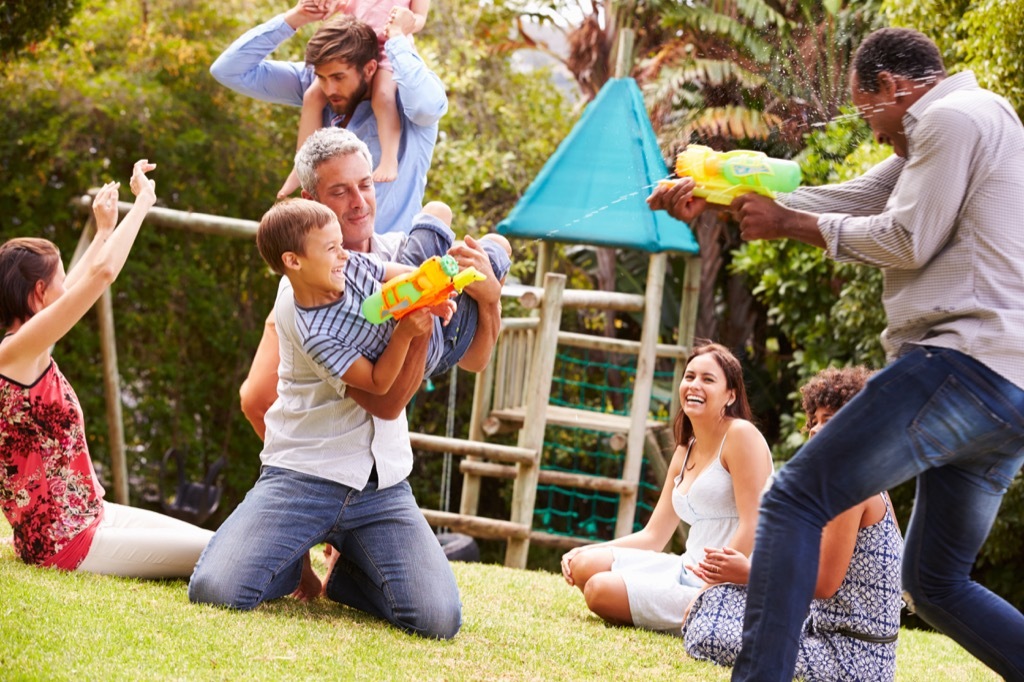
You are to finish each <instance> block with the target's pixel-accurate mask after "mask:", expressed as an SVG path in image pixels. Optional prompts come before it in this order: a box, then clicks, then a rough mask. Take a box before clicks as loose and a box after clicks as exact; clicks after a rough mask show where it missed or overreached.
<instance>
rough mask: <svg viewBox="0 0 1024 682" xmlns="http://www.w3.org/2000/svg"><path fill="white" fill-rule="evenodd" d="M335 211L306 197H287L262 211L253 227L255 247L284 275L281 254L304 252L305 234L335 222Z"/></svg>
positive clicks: (301, 253)
mask: <svg viewBox="0 0 1024 682" xmlns="http://www.w3.org/2000/svg"><path fill="white" fill-rule="evenodd" d="M337 220H338V217H337V216H336V215H334V211H332V210H331V209H329V208H327V207H326V206H324V205H323V204H318V203H317V202H315V201H310V200H309V199H288V200H286V201H282V202H279V203H276V204H274V205H273V206H271V207H270V210H269V211H267V212H266V213H264V214H263V218H261V219H260V226H259V228H258V229H257V230H256V248H257V249H259V252H260V255H261V256H263V260H265V261H266V262H267V265H269V266H270V269H271V270H273V271H274V272H276V273H277V274H279V275H283V274H285V269H284V261H283V256H284V254H285V253H287V252H289V251H291V252H292V253H296V254H298V255H300V256H301V255H304V254H305V247H306V235H308V234H309V233H310V232H312V231H313V230H319V229H320V228H322V227H324V226H326V225H329V224H330V223H332V222H337Z"/></svg>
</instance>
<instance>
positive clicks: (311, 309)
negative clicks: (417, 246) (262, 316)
mask: <svg viewBox="0 0 1024 682" xmlns="http://www.w3.org/2000/svg"><path fill="white" fill-rule="evenodd" d="M256 246H257V248H258V249H259V252H260V255H261V256H262V257H263V260H265V261H266V262H267V264H268V265H269V266H270V267H271V269H272V270H274V272H276V273H278V274H280V275H284V276H285V277H286V278H287V281H288V283H289V284H290V285H291V288H292V291H293V296H294V298H295V312H296V322H297V324H298V329H299V332H300V335H301V338H302V342H303V350H304V351H305V352H307V353H308V354H309V356H310V357H311V358H312V359H313V360H314V361H315V362H316V363H317V365H319V366H320V367H321V368H323V369H324V370H326V372H327V373H328V374H329V377H325V378H331V379H334V380H339V379H340V380H341V381H342V382H344V383H345V384H346V385H348V386H355V387H357V388H360V389H363V390H365V391H367V392H370V393H373V394H376V395H383V394H384V393H386V392H387V391H388V389H390V388H391V385H392V384H393V383H394V380H395V377H396V376H397V375H398V370H399V368H400V367H401V366H402V363H403V362H404V361H405V356H406V353H407V352H408V350H409V343H410V342H411V341H412V339H413V338H414V337H416V336H421V335H423V334H433V335H434V337H435V338H432V339H431V344H430V345H431V347H432V350H431V352H429V353H428V362H427V367H428V368H430V367H433V366H436V364H437V361H438V360H439V356H440V350H441V349H440V342H439V339H440V334H441V320H436V321H435V320H434V319H433V314H437V315H440V316H442V317H443V318H444V319H445V321H447V320H449V319H450V318H451V316H452V314H453V313H454V311H455V306H454V303H452V302H451V301H446V302H445V303H444V304H441V305H439V306H435V308H433V309H430V310H418V311H415V312H413V313H410V314H409V315H407V316H405V317H403V318H402V320H401V321H399V322H398V323H397V324H394V323H385V324H380V325H374V324H371V323H370V322H368V321H367V320H366V319H365V318H364V317H363V314H362V307H361V306H362V303H363V300H365V299H366V297H367V296H369V295H370V294H372V293H374V292H375V291H377V290H378V289H379V288H380V282H382V281H386V280H388V279H390V278H392V277H396V276H398V275H400V274H403V273H405V272H408V271H410V270H411V269H412V268H411V267H410V266H407V265H402V264H399V263H382V262H381V261H380V260H378V259H377V258H376V257H375V256H371V255H368V254H362V253H350V252H349V251H346V250H345V248H344V247H343V246H342V236H341V226H340V225H339V224H338V219H337V216H336V215H335V214H334V212H333V211H331V209H329V208H327V207H326V206H324V205H323V204H319V203H317V202H315V201H309V200H308V199H291V200H288V201H284V202H281V203H279V204H276V205H274V206H273V207H272V208H271V209H270V210H269V211H267V212H266V213H265V214H264V216H263V219H262V220H261V221H260V226H259V229H258V230H257V233H256ZM431 360H433V362H432V361H431Z"/></svg>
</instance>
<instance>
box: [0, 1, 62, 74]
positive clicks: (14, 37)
mask: <svg viewBox="0 0 1024 682" xmlns="http://www.w3.org/2000/svg"><path fill="white" fill-rule="evenodd" d="M81 4H82V0H0V64H7V63H9V61H10V60H12V59H14V58H15V57H17V55H18V54H19V53H20V52H22V51H23V50H29V51H32V50H34V49H35V48H36V43H38V42H39V41H42V40H44V39H45V38H47V37H48V36H50V35H51V34H53V33H55V32H59V31H60V30H61V29H63V28H66V27H67V25H68V23H69V22H70V21H71V17H72V16H74V14H75V12H77V11H78V8H79V6H80V5H81ZM0 68H2V67H0Z"/></svg>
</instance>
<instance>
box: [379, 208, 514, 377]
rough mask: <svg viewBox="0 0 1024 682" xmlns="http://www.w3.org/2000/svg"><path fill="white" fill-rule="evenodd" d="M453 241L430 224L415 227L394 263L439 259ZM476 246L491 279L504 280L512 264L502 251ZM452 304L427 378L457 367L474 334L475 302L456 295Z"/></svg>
mask: <svg viewBox="0 0 1024 682" xmlns="http://www.w3.org/2000/svg"><path fill="white" fill-rule="evenodd" d="M453 239H454V233H452V232H451V231H450V230H449V231H448V233H445V232H444V231H443V230H441V228H440V227H438V226H435V225H432V224H430V223H423V224H415V225H413V229H412V231H411V232H410V233H409V239H408V241H407V242H406V244H405V246H404V247H403V248H402V251H401V252H399V254H398V257H397V260H398V262H399V263H404V264H406V265H416V266H418V265H419V264H420V263H422V262H423V261H425V260H427V259H428V258H430V257H431V256H443V255H444V254H446V253H448V249H450V248H451V246H452V243H453ZM480 246H481V248H482V249H483V250H484V251H485V252H486V253H487V257H488V259H489V260H490V262H491V269H492V270H493V271H494V276H495V277H497V278H498V279H499V280H500V279H502V278H503V277H505V275H507V274H508V271H509V269H510V268H511V267H512V261H511V259H510V258H509V256H508V254H507V253H506V252H505V249H503V248H502V247H501V246H500V245H498V244H497V243H495V242H492V241H489V240H486V239H485V240H482V241H481V242H480ZM455 304H456V306H457V307H456V310H455V314H454V315H453V316H452V319H451V321H450V322H449V323H448V325H447V326H446V327H444V350H443V351H442V354H441V359H440V360H439V361H438V364H437V366H435V367H434V369H433V371H432V372H431V376H441V375H443V374H444V373H445V372H447V371H448V370H449V369H451V368H452V367H453V366H455V365H457V364H458V363H459V360H461V359H462V356H464V355H465V354H466V351H467V350H469V346H470V344H471V343H472V342H473V336H474V335H475V334H476V327H477V323H478V322H479V320H480V310H479V308H478V306H477V303H476V301H475V300H473V298H472V297H470V296H469V295H468V294H459V295H458V296H457V297H456V299H455Z"/></svg>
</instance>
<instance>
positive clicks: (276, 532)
mask: <svg viewBox="0 0 1024 682" xmlns="http://www.w3.org/2000/svg"><path fill="white" fill-rule="evenodd" d="M321 542H330V543H331V544H332V545H334V546H335V547H337V548H338V550H339V553H340V559H338V563H337V564H336V565H335V568H334V572H333V573H332V574H331V578H330V580H329V581H328V584H327V596H328V598H330V599H333V600H334V601H336V602H340V603H342V604H346V605H348V606H351V607H353V608H356V609H359V610H361V611H365V612H367V613H370V614H372V615H374V616H377V617H380V618H383V619H385V620H387V621H389V622H391V623H393V624H394V625H396V626H398V627H399V628H401V629H403V630H405V631H406V632H410V633H414V634H417V635H421V636H423V637H436V638H442V639H446V638H449V637H453V636H454V635H455V633H456V632H458V631H459V626H460V625H461V623H462V607H461V604H460V602H459V589H458V586H457V585H456V584H455V576H454V575H453V574H452V569H451V566H450V565H449V564H448V560H447V558H446V557H445V555H444V550H443V549H441V545H440V543H439V542H438V541H437V538H436V537H435V536H434V533H433V532H432V531H431V530H430V526H428V525H427V522H426V520H425V519H424V518H423V514H422V513H421V512H420V510H419V508H418V507H417V505H416V501H415V499H414V498H413V495H412V489H411V488H410V487H409V484H408V483H407V482H406V481H402V482H401V483H399V484H398V485H394V486H391V487H388V488H385V489H383V490H378V489H377V484H376V482H375V481H371V482H370V483H368V484H367V485H366V488H364V489H363V490H361V491H360V490H355V489H353V488H349V487H348V486H344V485H341V484H340V483H334V482H332V481H328V480H326V479H323V478H319V477H316V476H310V475H307V474H300V473H298V472H295V471H290V470H288V469H281V468H277V467H264V468H263V471H262V472H261V473H260V478H259V480H258V481H256V485H255V486H254V487H253V489H252V490H250V491H249V493H248V494H247V495H246V496H245V500H243V501H242V504H240V505H239V506H238V507H237V508H236V509H235V511H234V512H232V513H231V516H229V517H228V519H227V520H226V521H225V522H224V524H223V525H222V526H221V527H220V528H219V529H218V530H217V532H216V534H214V536H213V539H212V540H210V544H209V545H208V546H207V547H206V550H205V551H204V552H203V554H202V556H201V557H200V558H199V563H198V564H197V565H196V570H195V573H194V574H193V575H192V580H191V582H190V583H189V590H188V593H189V599H191V600H192V601H193V602H198V603H205V604H218V605H223V606H229V607H232V608H236V609H252V608H255V607H256V606H258V605H259V604H260V603H262V602H264V601H267V600H270V599H276V598H278V597H282V596H285V595H287V594H291V593H292V592H293V591H294V590H295V588H296V587H298V584H299V576H300V575H301V572H302V560H303V557H305V556H306V553H307V552H308V551H309V550H310V549H311V548H312V547H313V546H314V545H317V544H319V543H321Z"/></svg>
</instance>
